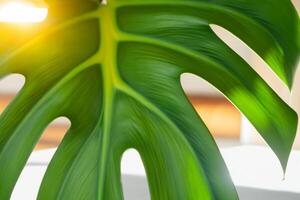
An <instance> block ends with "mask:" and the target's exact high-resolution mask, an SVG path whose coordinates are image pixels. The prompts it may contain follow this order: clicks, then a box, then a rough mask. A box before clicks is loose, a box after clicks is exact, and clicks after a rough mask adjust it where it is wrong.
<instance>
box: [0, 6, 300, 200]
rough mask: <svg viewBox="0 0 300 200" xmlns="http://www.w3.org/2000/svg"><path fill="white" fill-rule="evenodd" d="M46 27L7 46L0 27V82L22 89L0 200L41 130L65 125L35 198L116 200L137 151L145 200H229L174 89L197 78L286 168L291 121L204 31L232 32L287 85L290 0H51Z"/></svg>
mask: <svg viewBox="0 0 300 200" xmlns="http://www.w3.org/2000/svg"><path fill="white" fill-rule="evenodd" d="M47 3H48V5H49V17H48V19H47V21H46V22H45V23H43V24H41V25H37V26H36V27H35V28H34V29H32V32H31V33H30V34H26V37H25V36H24V37H23V35H22V36H21V38H19V39H18V40H14V39H13V38H12V34H10V33H12V32H13V31H12V30H14V26H13V25H12V27H11V26H9V25H7V24H1V25H0V29H1V33H0V34H1V38H0V42H1V46H0V52H1V64H0V77H4V76H6V75H9V74H11V73H20V74H23V75H24V76H25V77H26V83H25V86H24V88H23V89H22V91H21V92H20V93H19V94H18V96H17V97H16V98H15V100H14V101H13V102H12V103H11V104H10V105H9V107H8V108H7V109H6V110H5V112H4V113H2V115H1V118H0V199H4V200H5V199H9V197H10V195H11V192H12V190H13V187H14V185H15V183H16V181H17V178H18V176H19V174H20V172H21V170H22V169H23V167H24V165H25V164H26V160H27V159H28V157H29V155H30V153H31V152H32V151H33V148H34V146H35V144H36V143H37V142H38V140H39V138H40V136H41V134H42V133H43V130H44V129H45V128H46V127H47V125H48V124H49V123H51V121H53V120H54V119H55V118H57V117H59V116H66V117H67V118H69V119H70V121H71V123H72V126H71V128H70V129H69V131H68V133H67V134H66V136H65V137H64V139H63V141H62V143H61V144H60V146H59V148H58V150H57V152H56V153H55V156H54V157H53V159H52V161H51V164H50V165H49V167H48V170H47V172H46V175H45V177H44V179H43V183H42V185H41V188H40V191H39V195H38V199H41V200H48V199H49V200H52V199H61V200H66V199H72V200H73V199H98V200H116V199H122V198H123V195H122V189H121V182H120V160H121V156H122V154H123V153H124V151H125V150H126V149H128V148H135V149H137V150H138V151H139V153H140V154H141V157H142V159H143V162H144V165H145V169H146V173H147V177H148V182H149V187H150V192H151V197H152V199H161V200H167V199H172V200H176V199H180V200H186V199H188V200H199V199H201V200H207V199H220V200H228V199H230V200H234V199H238V197H237V194H236V191H235V188H234V186H233V184H232V181H231V179H230V176H229V174H228V171H227V168H226V166H225V164H224V161H223V159H222V157H221V155H220V153H219V150H218V148H217V146H216V144H215V142H214V140H213V138H212V136H211V135H210V133H209V131H208V129H207V128H206V126H205V124H204V123H203V121H202V120H201V119H200V118H199V116H198V115H197V113H196V112H195V110H194V109H193V107H192V105H191V104H190V102H189V101H188V99H187V98H186V96H185V94H184V91H183V89H182V87H181V85H180V75H181V74H182V73H185V72H189V73H193V74H195V75H198V76H199V77H201V78H203V79H205V80H206V81H208V82H209V83H210V84H212V85H213V86H215V87H216V88H217V89H218V90H220V91H221V92H222V93H223V94H224V95H225V96H226V97H227V98H228V99H229V100H230V101H231V102H232V103H233V104H235V105H236V106H237V107H238V108H239V109H240V110H241V112H242V113H244V114H245V116H246V117H247V118H248V119H249V120H250V121H251V122H252V124H253V125H254V126H255V127H256V129H257V130H258V131H259V132H260V134H261V135H262V137H263V138H264V139H265V140H266V142H267V143H268V144H269V145H270V146H271V148H272V149H273V150H274V152H275V153H276V155H277V156H278V158H279V159H280V161H281V164H282V166H283V168H285V167H286V164H287V159H288V156H289V153H290V150H291V146H292V143H293V141H294V137H295V132H296V126H297V116H296V113H295V112H294V111H293V110H292V109H291V108H290V107H289V106H288V105H287V104H286V103H284V101H283V100H281V99H280V98H279V97H278V96H277V95H276V93H275V92H274V91H273V90H272V89H271V88H270V87H269V86H268V85H267V84H266V83H265V81H264V80H263V79H262V78H261V77H260V76H259V75H258V74H257V73H256V72H255V71H254V70H253V69H252V68H251V67H250V66H249V65H248V64H247V63H246V62H245V61H244V60H243V59H242V58H240V57H239V56H238V55H237V54H236V53H235V52H234V51H232V50H231V49H230V48H229V47H228V46H227V45H226V44H224V43H223V42H222V41H221V40H220V39H219V38H218V37H217V36H216V34H215V33H214V32H213V31H212V30H211V28H210V26H209V25H210V24H217V25H219V26H222V27H224V28H225V29H227V30H229V31H230V32H232V33H233V34H235V35H236V36H238V37H239V38H240V39H241V40H243V41H244V42H245V43H246V44H247V45H248V46H250V47H251V48H252V49H253V50H255V52H256V53H257V54H258V55H260V56H261V57H262V58H263V59H264V60H265V61H266V62H267V63H268V64H269V66H270V67H271V68H272V70H273V71H274V72H275V73H276V74H277V75H278V77H280V78H281V79H282V81H283V82H285V83H286V85H287V86H289V87H291V85H292V82H293V74H294V71H295V66H296V64H297V61H298V56H299V17H298V15H297V13H296V11H295V9H294V8H293V6H292V4H291V2H290V1H288V0H264V1H261V0H175V1H174V0H172V1H171V0H111V1H109V2H108V3H107V4H100V3H99V2H97V1H93V0H90V1H89V0H75V1H74V0H72V1H71V0H48V2H47Z"/></svg>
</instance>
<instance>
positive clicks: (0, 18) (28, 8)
mask: <svg viewBox="0 0 300 200" xmlns="http://www.w3.org/2000/svg"><path fill="white" fill-rule="evenodd" d="M47 14H48V9H47V8H46V7H36V6H35V5H34V4H30V3H24V2H8V3H5V4H2V5H0V22H8V23H38V22H42V21H43V20H45V19H46V17H47Z"/></svg>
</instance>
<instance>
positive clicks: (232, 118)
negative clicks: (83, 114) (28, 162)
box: [0, 0, 300, 149]
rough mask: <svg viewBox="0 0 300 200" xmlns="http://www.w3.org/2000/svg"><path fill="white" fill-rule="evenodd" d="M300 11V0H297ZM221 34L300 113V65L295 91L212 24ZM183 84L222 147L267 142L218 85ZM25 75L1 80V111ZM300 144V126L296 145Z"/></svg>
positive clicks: (46, 137)
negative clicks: (218, 88) (215, 86)
mask: <svg viewBox="0 0 300 200" xmlns="http://www.w3.org/2000/svg"><path fill="white" fill-rule="evenodd" d="M293 3H294V4H295V6H296V8H297V10H298V13H300V0H293ZM212 28H213V30H214V31H215V32H216V33H217V35H218V36H219V37H220V38H221V39H222V40H223V41H225V42H226V43H227V44H228V45H229V46H230V47H231V48H232V49H234V50H235V51H236V52H237V53H238V54H239V55H241V56H242V57H243V58H244V59H245V60H246V61H247V62H248V63H249V64H250V65H251V66H252V67H253V68H254V69H255V70H256V71H257V72H258V73H259V74H260V75H261V76H262V77H263V78H264V79H265V80H266V81H267V82H268V83H269V84H270V85H271V86H272V87H273V88H274V90H275V91H276V92H277V93H278V94H279V95H280V96H281V97H282V98H283V99H284V100H285V101H286V102H287V103H289V104H290V105H291V106H292V107H293V108H294V109H295V110H296V111H297V112H298V114H300V69H299V68H300V65H299V67H298V70H297V74H296V78H295V83H294V88H293V90H292V94H290V91H289V90H288V88H287V87H286V86H284V84H283V83H282V82H281V81H280V80H279V79H278V78H277V77H276V76H275V75H274V73H273V72H272V71H271V70H270V69H269V68H268V67H267V66H266V64H265V63H264V61H262V59H260V58H259V57H258V56H257V55H256V54H255V53H254V52H253V51H252V50H251V49H249V48H248V47H247V46H246V45H245V44H244V43H243V42H241V41H240V40H239V39H237V38H236V37H235V36H233V35H232V34H231V33H229V32H227V31H226V30H224V29H222V28H221V27H218V26H212ZM181 83H182V86H183V88H184V90H185V91H186V94H187V95H188V97H189V98H190V100H191V103H192V104H193V106H194V107H195V109H196V110H197V112H198V113H199V115H200V116H201V118H202V119H203V120H204V122H205V123H206V125H207V126H208V128H209V129H210V131H211V132H212V134H213V136H214V137H215V138H216V140H217V143H218V144H219V145H220V146H221V147H226V146H235V145H241V144H259V145H265V143H264V141H263V140H262V139H261V137H260V136H259V134H257V133H256V131H255V129H254V128H253V127H252V126H251V124H250V123H249V122H248V121H247V119H246V118H244V117H243V116H242V114H241V113H240V112H239V111H238V110H237V109H236V108H235V107H234V106H233V105H232V104H231V103H230V102H229V101H228V100H227V99H226V98H224V96H223V95H222V94H221V93H220V92H219V91H217V90H216V89H215V88H214V87H212V86H211V85H209V84H208V83H207V82H205V81H204V80H202V79H201V78H199V77H196V76H194V75H192V74H183V75H182V77H181ZM23 84H24V78H23V77H22V76H20V75H10V76H8V77H5V78H4V79H2V80H1V81H0V112H2V111H3V110H4V109H5V107H6V106H7V105H8V104H9V102H10V101H11V100H12V99H13V98H14V96H15V95H16V93H17V92H18V91H19V90H20V89H21V88H22V85H23ZM69 125H70V123H69V121H68V120H66V119H64V118H60V119H57V120H55V121H54V122H52V123H51V125H49V127H48V128H47V129H46V130H45V133H44V134H43V136H42V138H41V139H40V141H39V143H38V144H37V146H36V149H46V148H52V147H56V146H57V145H58V144H59V143H60V141H61V139H62V138H63V136H64V134H65V132H66V130H67V129H68V127H69ZM299 147H300V128H299V129H298V138H297V139H296V142H295V148H299Z"/></svg>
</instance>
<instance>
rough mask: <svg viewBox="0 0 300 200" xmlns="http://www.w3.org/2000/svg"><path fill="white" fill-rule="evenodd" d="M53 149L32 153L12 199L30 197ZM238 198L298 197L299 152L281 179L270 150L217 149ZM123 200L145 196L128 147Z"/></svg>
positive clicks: (142, 176)
mask: <svg viewBox="0 0 300 200" xmlns="http://www.w3.org/2000/svg"><path fill="white" fill-rule="evenodd" d="M54 151H55V150H54V149H52V150H47V151H38V152H34V153H33V154H32V156H31V157H30V159H29V161H28V164H27V165H26V167H25V169H24V170H23V172H22V174H21V176H20V179H19V181H18V183H17V185H16V187H15V190H14V192H13V195H12V200H23V199H26V200H33V199H35V197H36V194H37V191H38V186H39V184H40V182H41V180H42V176H43V174H44V172H45V170H46V167H47V164H48V162H49V160H50V158H51V157H52V155H53V153H54ZM221 152H222V155H223V156H224V159H225V161H226V163H227V165H228V168H229V171H230V174H231V176H232V179H233V181H234V183H235V185H236V186H237V190H238V193H239V195H240V199H241V200H253V199H255V200H299V199H300V171H299V166H300V151H293V152H292V154H291V158H290V162H289V166H288V169H287V173H286V176H285V180H283V173H282V170H281V167H280V164H279V161H278V160H277V159H276V157H275V155H274V154H273V153H272V152H271V151H270V149H268V148H265V147H259V146H240V147H233V148H225V149H222V150H221ZM121 165H122V166H121V168H122V174H123V178H122V180H123V185H124V193H125V199H126V200H146V199H149V194H148V191H147V183H146V178H145V171H144V167H143V166H142V165H141V159H140V156H139V154H138V153H137V152H136V151H135V150H129V151H127V152H126V153H125V154H124V157H123V158H122V164H121Z"/></svg>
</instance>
